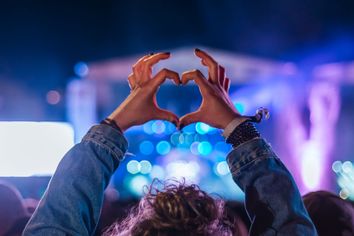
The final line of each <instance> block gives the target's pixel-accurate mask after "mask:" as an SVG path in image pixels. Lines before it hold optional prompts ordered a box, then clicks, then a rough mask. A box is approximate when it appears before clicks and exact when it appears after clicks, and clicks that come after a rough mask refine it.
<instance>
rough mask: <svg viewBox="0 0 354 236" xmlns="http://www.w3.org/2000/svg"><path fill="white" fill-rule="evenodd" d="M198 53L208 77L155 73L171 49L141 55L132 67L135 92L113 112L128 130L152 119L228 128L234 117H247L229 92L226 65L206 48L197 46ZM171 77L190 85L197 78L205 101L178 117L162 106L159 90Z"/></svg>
mask: <svg viewBox="0 0 354 236" xmlns="http://www.w3.org/2000/svg"><path fill="white" fill-rule="evenodd" d="M195 55H196V56H197V57H199V58H200V59H201V63H202V64H203V65H204V66H207V67H208V78H207V79H206V78H205V76H204V75H203V74H202V72H200V71H199V70H191V71H187V72H184V73H183V74H182V78H181V79H180V77H179V75H178V73H176V72H174V71H171V70H169V69H166V68H165V69H162V70H160V71H159V72H157V74H156V75H155V76H152V67H153V65H155V64H157V63H158V62H159V61H160V60H164V59H168V58H169V57H170V53H156V54H150V55H146V56H144V57H142V58H140V59H139V60H138V61H137V62H136V63H135V64H134V65H133V67H132V71H133V73H131V74H130V75H129V77H128V82H129V86H130V88H131V93H130V94H129V96H128V97H127V99H126V100H125V101H124V102H123V103H122V104H121V105H120V106H119V107H118V108H117V109H116V110H115V111H114V112H113V113H112V114H111V115H110V116H109V118H111V119H113V120H114V121H115V122H116V123H117V124H118V126H119V127H121V129H122V130H123V131H124V130H126V129H127V128H129V127H131V126H134V125H140V124H143V123H145V122H147V121H149V120H167V121H170V122H172V123H174V124H175V125H176V127H177V128H179V129H182V128H183V127H185V126H187V125H189V124H191V123H195V122H204V123H206V124H208V125H211V126H213V127H216V128H221V129H224V128H225V127H226V126H227V125H228V124H229V123H230V122H231V121H232V120H234V119H235V118H239V119H240V121H241V120H242V119H246V118H244V117H242V116H241V115H240V113H239V112H238V111H237V110H236V109H235V107H234V105H233V104H232V102H231V100H230V97H229V95H228V92H229V88H230V79H229V78H227V77H226V75H225V69H224V68H223V67H222V66H220V65H218V63H217V62H216V61H215V60H214V59H213V58H212V57H211V56H210V55H209V54H207V53H206V52H204V51H202V50H200V49H196V50H195ZM166 79H171V80H173V82H174V83H175V84H176V85H181V84H182V85H186V84H187V83H188V82H189V81H191V80H193V81H195V83H196V84H197V86H198V87H199V90H200V92H201V95H202V103H201V105H200V107H199V108H198V110H197V111H195V112H192V113H189V114H186V115H184V116H182V117H181V118H178V117H177V115H176V114H174V113H172V112H170V111H168V110H165V109H161V108H160V107H159V106H158V104H157V100H156V94H157V91H158V89H159V87H160V85H161V84H163V83H164V82H165V80H166Z"/></svg>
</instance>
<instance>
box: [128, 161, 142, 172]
mask: <svg viewBox="0 0 354 236" xmlns="http://www.w3.org/2000/svg"><path fill="white" fill-rule="evenodd" d="M127 171H128V172H129V173H131V174H133V175H134V174H137V173H139V171H140V163H139V162H138V161H136V160H131V161H129V162H128V164H127Z"/></svg>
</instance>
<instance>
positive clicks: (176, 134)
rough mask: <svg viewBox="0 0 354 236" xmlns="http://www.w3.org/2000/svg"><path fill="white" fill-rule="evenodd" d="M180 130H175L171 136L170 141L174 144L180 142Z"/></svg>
mask: <svg viewBox="0 0 354 236" xmlns="http://www.w3.org/2000/svg"><path fill="white" fill-rule="evenodd" d="M180 134H181V133H180V132H174V133H173V134H172V135H171V137H170V141H171V143H172V144H173V145H175V146H177V145H178V144H179V136H180Z"/></svg>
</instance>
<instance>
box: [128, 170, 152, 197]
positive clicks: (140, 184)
mask: <svg viewBox="0 0 354 236" xmlns="http://www.w3.org/2000/svg"><path fill="white" fill-rule="evenodd" d="M147 185H149V181H148V179H147V178H146V177H145V176H143V175H137V176H134V177H133V178H132V179H131V181H130V183H129V189H130V191H131V192H132V193H133V194H135V195H137V196H142V195H143V194H144V186H147Z"/></svg>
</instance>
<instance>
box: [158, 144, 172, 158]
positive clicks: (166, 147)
mask: <svg viewBox="0 0 354 236" xmlns="http://www.w3.org/2000/svg"><path fill="white" fill-rule="evenodd" d="M156 151H157V152H158V153H159V154H160V155H166V154H168V153H169V152H170V151H171V145H170V143H169V142H167V141H161V142H159V143H158V144H157V145H156Z"/></svg>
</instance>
